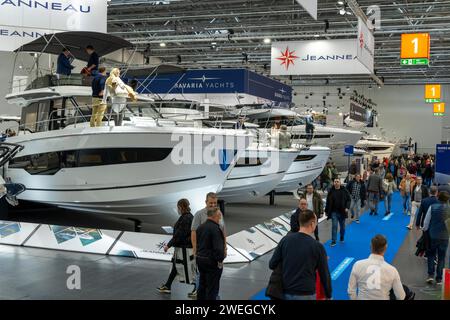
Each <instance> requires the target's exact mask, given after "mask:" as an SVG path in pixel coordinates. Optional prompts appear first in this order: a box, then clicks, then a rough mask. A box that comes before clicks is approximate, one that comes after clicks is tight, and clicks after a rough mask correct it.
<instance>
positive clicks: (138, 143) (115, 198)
mask: <svg viewBox="0 0 450 320" xmlns="http://www.w3.org/2000/svg"><path fill="white" fill-rule="evenodd" d="M180 137H182V138H183V139H191V140H192V141H194V140H195V139H196V141H197V143H196V144H193V145H192V148H191V149H189V150H187V151H188V152H190V153H191V156H192V160H194V162H193V163H190V164H187V163H177V161H179V160H180V159H179V158H178V157H179V155H177V154H176V153H177V151H176V150H177V148H178V147H179V146H180V145H179V141H180ZM224 137H227V138H231V139H234V140H235V146H240V147H241V148H239V149H236V148H235V149H234V150H229V151H230V152H228V153H227V155H228V159H227V160H226V161H225V163H222V164H220V160H219V159H218V158H217V159H215V160H216V161H214V162H213V163H210V162H205V161H203V159H202V158H201V156H202V155H203V154H204V153H205V148H206V146H207V145H211V140H214V139H223V138H224ZM251 139H252V138H251V137H250V136H248V135H246V134H245V133H243V132H242V131H235V130H233V131H230V130H218V129H194V128H148V127H147V128H143V127H100V128H73V129H64V130H57V131H48V132H41V133H33V134H25V135H21V136H18V137H14V138H10V139H8V142H12V143H18V144H21V145H23V146H24V147H25V148H24V150H23V151H22V152H21V153H19V154H18V155H17V157H24V156H27V155H35V154H43V153H51V152H63V151H70V150H86V149H106V150H108V149H115V148H169V149H170V148H173V149H172V152H171V153H170V155H168V156H167V157H166V158H164V159H162V160H160V161H150V162H137V163H126V164H112V165H95V166H86V167H84V166H81V167H65V168H64V167H63V168H61V169H60V170H59V171H57V172H56V173H54V174H51V175H45V174H30V173H29V172H27V171H26V170H25V169H18V168H14V166H16V165H15V164H14V161H13V163H12V164H11V165H10V167H9V168H8V169H7V171H6V176H8V177H10V178H11V180H12V181H13V182H17V183H22V184H24V185H25V186H26V187H27V191H25V192H24V193H22V194H21V195H20V196H19V200H27V201H33V202H39V203H45V204H49V205H54V206H58V207H62V208H68V209H73V210H77V211H86V212H93V213H105V214H118V215H158V214H171V215H173V216H174V217H176V215H177V213H176V202H177V201H178V200H179V199H181V198H187V199H188V200H189V201H190V203H191V209H192V211H194V210H197V209H200V208H201V207H203V206H204V199H205V195H206V193H208V192H219V191H220V190H221V189H222V186H223V184H224V182H225V180H226V178H227V177H228V175H229V173H230V172H231V170H232V168H233V166H234V164H235V161H236V159H237V157H238V156H239V155H240V154H241V153H242V152H243V151H244V150H245V148H246V147H248V145H249V144H250V142H251ZM198 141H200V143H198ZM222 150H223V149H221V150H214V151H217V154H216V155H214V153H212V154H213V156H217V157H221V159H222V160H223V155H224V153H223V152H222ZM236 150H237V152H236ZM178 151H179V150H178ZM184 151H186V150H184ZM209 151H210V150H209ZM198 155H200V159H199V158H198ZM22 159H23V158H22Z"/></svg>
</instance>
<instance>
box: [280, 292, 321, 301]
mask: <svg viewBox="0 0 450 320" xmlns="http://www.w3.org/2000/svg"><path fill="white" fill-rule="evenodd" d="M284 299H285V300H316V295H315V294H312V295H310V296H297V295H295V294H287V293H285V294H284Z"/></svg>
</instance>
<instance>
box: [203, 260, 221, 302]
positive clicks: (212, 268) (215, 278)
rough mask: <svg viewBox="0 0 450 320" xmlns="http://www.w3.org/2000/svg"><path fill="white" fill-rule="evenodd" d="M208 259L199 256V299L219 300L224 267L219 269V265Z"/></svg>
mask: <svg viewBox="0 0 450 320" xmlns="http://www.w3.org/2000/svg"><path fill="white" fill-rule="evenodd" d="M208 260H209V259H203V258H202V259H199V257H197V266H198V271H199V273H200V284H199V287H198V288H197V300H217V297H218V295H219V289H220V277H221V276H222V271H223V269H219V268H218V267H217V265H215V264H214V263H211V261H208Z"/></svg>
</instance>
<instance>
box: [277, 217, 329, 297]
mask: <svg viewBox="0 0 450 320" xmlns="http://www.w3.org/2000/svg"><path fill="white" fill-rule="evenodd" d="M299 224H300V230H299V231H298V232H293V233H289V234H288V235H286V236H285V237H284V238H283V239H281V241H280V243H279V244H278V246H277V248H276V249H275V252H274V253H273V256H272V259H270V262H269V268H270V269H272V270H274V269H275V268H276V267H277V266H278V264H280V263H281V268H282V274H283V292H284V297H285V299H286V300H316V272H318V273H319V277H320V282H321V284H322V286H323V289H324V292H325V296H326V297H327V299H331V277H330V271H329V269H328V259H327V254H326V252H325V248H324V247H323V245H322V244H321V243H320V242H318V241H316V240H315V239H314V238H313V237H312V234H313V233H314V230H315V229H316V226H317V217H316V215H315V214H314V212H312V211H311V210H305V211H302V212H300V214H299Z"/></svg>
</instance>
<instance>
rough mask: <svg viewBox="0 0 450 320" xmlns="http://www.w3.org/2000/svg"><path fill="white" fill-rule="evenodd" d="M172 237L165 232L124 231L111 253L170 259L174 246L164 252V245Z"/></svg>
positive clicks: (114, 254) (153, 258)
mask: <svg viewBox="0 0 450 320" xmlns="http://www.w3.org/2000/svg"><path fill="white" fill-rule="evenodd" d="M171 238H172V236H170V235H164V234H151V233H136V232H124V234H123V235H122V236H121V237H120V239H119V240H118V241H117V243H116V244H115V245H114V247H113V248H112V250H111V251H110V252H109V254H110V255H113V256H122V257H132V258H140V259H151V260H160V261H170V260H171V259H172V256H173V248H171V249H169V250H168V251H167V252H164V246H165V245H166V244H167V243H168V242H169V241H170V239H171Z"/></svg>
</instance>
